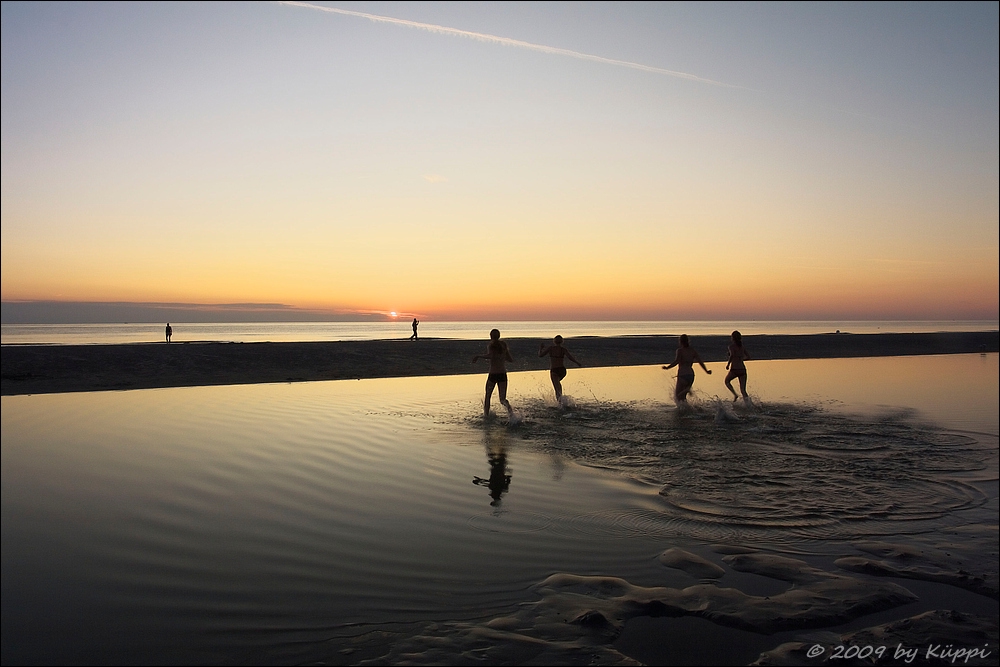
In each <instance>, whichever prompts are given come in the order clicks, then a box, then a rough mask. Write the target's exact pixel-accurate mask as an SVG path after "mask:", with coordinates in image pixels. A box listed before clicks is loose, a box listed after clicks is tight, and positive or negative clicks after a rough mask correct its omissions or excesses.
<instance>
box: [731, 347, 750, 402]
mask: <svg viewBox="0 0 1000 667" xmlns="http://www.w3.org/2000/svg"><path fill="white" fill-rule="evenodd" d="M749 358H750V353H749V352H747V350H746V348H745V347H743V334H741V333H740V332H739V331H734V332H733V342H732V343H730V344H729V361H727V362H726V370H727V371H729V373H728V374H727V375H726V388H727V389H729V391H731V392H733V401H738V400H739V399H740V397H739V396H738V395H737V394H736V390H735V389H733V380H734V379H736V378H739V379H740V393H742V394H743V402H744V403H749V402H750V396H748V395H747V367H746V364H744V363H743V362H744V361H746V360H748V359H749Z"/></svg>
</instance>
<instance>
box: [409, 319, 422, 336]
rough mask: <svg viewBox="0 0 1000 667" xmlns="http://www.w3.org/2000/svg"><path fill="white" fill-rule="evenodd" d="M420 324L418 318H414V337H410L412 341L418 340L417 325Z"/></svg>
mask: <svg viewBox="0 0 1000 667" xmlns="http://www.w3.org/2000/svg"><path fill="white" fill-rule="evenodd" d="M418 324H420V322H418V321H417V318H415V317H414V318H413V335H412V336H410V340H417V325H418Z"/></svg>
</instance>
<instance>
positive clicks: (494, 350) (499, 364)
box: [472, 329, 514, 418]
mask: <svg viewBox="0 0 1000 667" xmlns="http://www.w3.org/2000/svg"><path fill="white" fill-rule="evenodd" d="M480 359H489V360H490V374H489V375H487V376H486V399H485V400H484V401H483V417H484V418H487V417H489V416H490V397H492V396H493V388H494V387H498V386H499V387H500V403H501V404H502V405H503V406H504V407H505V408H507V416H508V417H509V416H510V415H512V414H513V413H514V410H513V409H512V408H511V407H510V403H508V402H507V362H508V361H514V357H512V356H510V349H509V348H508V347H507V343H505V342H504V341H502V340H500V330H499V329H493V330H492V331H490V343H489V345H487V346H486V354H477V355H476V356H474V357H472V363H476V362H477V361H479V360H480Z"/></svg>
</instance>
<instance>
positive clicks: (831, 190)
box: [0, 3, 1000, 319]
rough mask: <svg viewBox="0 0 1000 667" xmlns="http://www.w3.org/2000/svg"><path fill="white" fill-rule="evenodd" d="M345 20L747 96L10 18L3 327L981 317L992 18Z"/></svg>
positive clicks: (330, 47) (334, 41) (30, 8)
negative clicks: (234, 306)
mask: <svg viewBox="0 0 1000 667" xmlns="http://www.w3.org/2000/svg"><path fill="white" fill-rule="evenodd" d="M330 6H335V5H330ZM351 7H352V8H353V9H359V11H372V12H373V13H380V12H389V11H390V10H391V12H393V15H394V16H399V17H401V18H405V19H408V20H412V21H421V22H426V23H428V24H434V25H445V26H454V27H457V28H461V29H466V30H474V31H476V32H481V33H486V34H491V35H493V34H499V35H503V36H507V37H513V38H517V39H524V40H525V41H528V42H531V43H532V44H544V45H546V46H548V45H551V46H553V47H557V48H563V49H570V50H572V51H574V52H579V53H585V54H590V53H598V54H600V55H601V56H602V57H609V58H614V59H617V60H621V61H627V62H626V65H628V64H629V63H640V64H641V65H643V66H652V67H659V68H665V69H670V70H681V71H685V72H693V73H695V74H697V75H698V76H700V77H703V78H705V79H711V80H712V81H722V82H724V83H726V84H731V85H732V86H736V87H726V86H716V85H713V84H712V83H711V82H709V83H704V82H699V81H694V80H690V79H683V78H678V77H675V76H673V75H663V74H658V73H655V72H649V71H643V70H637V69H636V68H629V67H619V66H615V65H608V64H605V63H599V62H590V61H581V60H580V59H578V58H574V57H563V56H560V55H552V54H550V53H547V52H536V51H532V50H529V49H525V48H520V47H516V46H506V47H503V46H499V45H497V44H491V43H484V42H483V41H482V40H479V41H477V40H471V39H462V38H457V37H452V36H449V35H448V34H436V33H434V32H431V31H429V30H423V29H414V28H403V27H399V26H396V25H389V24H384V23H377V22H376V23H373V22H368V21H365V20H359V19H356V18H352V17H350V16H342V15H331V14H326V13H319V12H313V11H309V10H307V9H301V8H293V7H283V6H280V5H257V4H250V5H236V6H232V5H229V6H226V5H220V6H183V7H172V6H170V5H159V4H153V5H131V4H130V5H121V6H118V8H117V9H111V8H109V7H107V6H103V5H89V4H86V3H83V4H79V5H70V6H66V5H60V6H55V7H44V6H41V5H37V6H36V5H17V4H15V5H10V4H9V3H5V4H4V5H3V43H2V48H3V113H2V118H3V125H2V128H3V150H2V160H3V186H2V210H3V216H2V230H0V231H2V246H0V254H2V258H0V259H2V264H0V273H2V282H0V296H2V299H3V300H4V301H13V300H59V301H82V302H88V301H134V302H183V303H203V304H212V303H282V304H287V305H290V306H294V307H298V308H305V309H315V310H329V311H337V312H351V311H356V312H389V311H397V312H400V313H408V314H417V315H419V316H420V317H426V318H429V319H430V318H438V319H489V318H503V319H729V318H733V319H737V318H739V319H747V318H753V319H830V318H851V319H995V318H997V316H998V313H1000V297H998V293H1000V234H998V231H997V230H998V225H1000V207H998V199H1000V195H998V193H1000V186H998V183H1000V168H998V162H1000V157H998V155H1000V150H998V130H997V125H998V118H1000V114H998V110H997V91H998V88H1000V86H998V83H997V55H996V49H995V48H994V45H995V42H996V35H997V29H996V22H995V21H993V23H992V24H991V23H990V20H992V18H995V15H996V9H995V7H993V8H991V6H990V5H988V4H983V5H963V6H960V7H958V8H951V7H947V6H935V7H934V8H933V11H928V12H927V13H925V14H921V13H920V12H916V11H914V10H912V8H911V7H910V6H905V5H903V6H887V7H878V6H854V7H851V6H840V7H825V8H820V7H812V8H809V7H806V8H796V9H792V8H790V7H785V8H784V9H781V8H780V7H777V6H731V5H726V6H723V5H703V6H700V7H698V6H688V7H680V6H669V5H622V6H621V7H620V8H619V9H620V11H611V10H610V8H608V7H604V6H595V7H572V8H570V7H566V6H549V5H530V6H528V5H525V6H521V5H507V6H498V7H492V6H489V7H487V6H471V5H470V6H460V5H408V4H400V5H384V4H379V5H377V7H376V6H375V5H372V6H371V7H368V5H367V4H366V3H358V4H357V5H351ZM376 9H377V11H376ZM984 17H985V18H984ZM261 34H267V35H268V38H267V39H266V40H263V41H261V40H258V39H257V37H256V36H257V35H261ZM927 34H933V36H934V41H933V44H935V45H937V46H936V47H935V48H928V47H927V46H926V43H925V42H924V41H921V40H922V39H923V37H922V36H926V35H927ZM178 44H183V45H184V48H185V49H187V50H186V51H184V52H183V55H179V52H178V51H177V48H178ZM762 45H763V46H762ZM816 72H822V73H823V76H821V77H817V76H815V73H816Z"/></svg>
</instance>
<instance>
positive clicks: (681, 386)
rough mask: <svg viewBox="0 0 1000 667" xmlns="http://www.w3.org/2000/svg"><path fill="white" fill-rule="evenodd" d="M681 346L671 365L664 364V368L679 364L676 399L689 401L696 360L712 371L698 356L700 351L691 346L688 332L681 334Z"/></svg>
mask: <svg viewBox="0 0 1000 667" xmlns="http://www.w3.org/2000/svg"><path fill="white" fill-rule="evenodd" d="M680 343H681V344H680V347H678V348H677V354H676V355H675V356H674V361H673V363H671V364H670V365H669V366H664V367H663V370H665V371H666V370H670V369H671V368H673V367H674V366H677V367H678V369H677V387H676V388H675V389H674V400H676V401H677V402H678V403H687V397H688V394H690V393H691V385H693V384H694V362H696V361H697V362H698V363H699V364H700V365H701V367H702V370H704V371H705V372H706V373H708V374H709V375H711V374H712V371H710V370H708V368H706V367H705V363H704V362H703V361H702V360H701V357H699V356H698V352H697V351H696V350H695V349H694V348H693V347H691V344H690V343H689V342H688V337H687V334H681V341H680Z"/></svg>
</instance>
